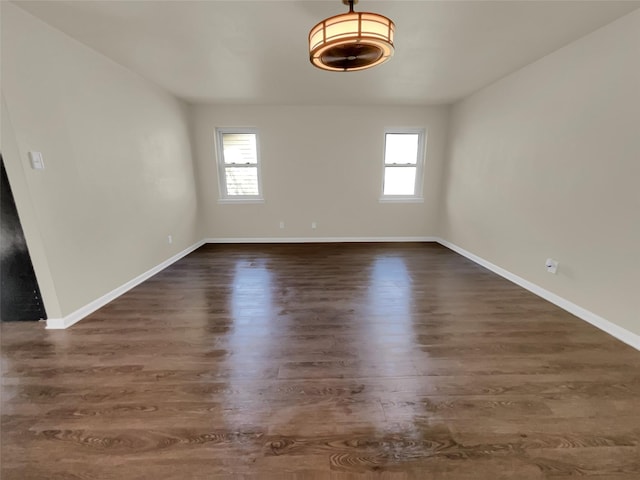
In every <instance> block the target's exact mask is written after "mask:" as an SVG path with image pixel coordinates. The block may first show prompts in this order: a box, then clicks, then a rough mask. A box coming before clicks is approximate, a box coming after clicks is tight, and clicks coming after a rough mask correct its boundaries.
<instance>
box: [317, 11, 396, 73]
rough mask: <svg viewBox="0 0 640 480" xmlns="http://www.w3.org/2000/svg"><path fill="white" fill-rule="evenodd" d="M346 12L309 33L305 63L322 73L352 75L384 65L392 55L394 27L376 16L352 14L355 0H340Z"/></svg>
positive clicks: (386, 19)
mask: <svg viewBox="0 0 640 480" xmlns="http://www.w3.org/2000/svg"><path fill="white" fill-rule="evenodd" d="M342 3H344V4H345V5H349V12H348V13H344V14H342V15H335V16H333V17H329V18H327V19H325V20H323V21H321V22H320V23H318V24H317V25H316V26H315V27H313V28H312V29H311V31H310V32H309V60H311V63H312V64H313V65H314V66H316V67H318V68H321V69H323V70H330V71H334V72H354V71H357V70H365V69H367V68H371V67H375V66H376V65H380V64H381V63H384V62H386V61H387V60H389V58H391V56H392V55H393V52H394V48H393V35H394V33H395V28H396V26H395V24H394V23H393V22H392V21H391V20H390V19H388V18H387V17H385V16H384V15H379V14H377V13H369V12H354V11H353V5H354V4H355V3H358V0H342Z"/></svg>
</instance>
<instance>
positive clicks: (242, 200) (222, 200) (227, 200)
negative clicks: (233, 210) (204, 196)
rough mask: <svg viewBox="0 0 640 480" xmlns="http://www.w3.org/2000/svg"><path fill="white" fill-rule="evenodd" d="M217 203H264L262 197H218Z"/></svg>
mask: <svg viewBox="0 0 640 480" xmlns="http://www.w3.org/2000/svg"><path fill="white" fill-rule="evenodd" d="M218 203H221V204H227V205H229V204H234V203H245V204H246V203H254V204H260V203H264V198H219V199H218Z"/></svg>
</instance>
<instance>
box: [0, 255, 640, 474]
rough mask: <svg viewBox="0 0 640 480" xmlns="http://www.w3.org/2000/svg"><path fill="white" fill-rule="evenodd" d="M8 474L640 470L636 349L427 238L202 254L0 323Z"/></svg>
mask: <svg viewBox="0 0 640 480" xmlns="http://www.w3.org/2000/svg"><path fill="white" fill-rule="evenodd" d="M0 334H1V336H2V337H1V339H0V347H1V364H0V367H1V371H2V382H1V388H2V392H1V393H2V395H1V398H2V411H1V416H0V427H1V428H0V454H1V460H2V465H1V466H0V478H2V479H3V480H14V479H15V480H25V479H29V480H31V479H35V480H39V479H47V480H50V479H56V480H58V479H60V480H62V479H65V480H68V479H76V480H80V479H82V480H88V479H100V480H110V479H114V480H115V479H118V480H147V479H154V480H155V479H163V480H173V479H176V480H178V479H180V480H185V479H189V480H198V479H203V480H204V479H206V480H212V479H240V480H253V479H260V480H269V479H278V480H283V479H284V480H287V479H291V480H299V479H302V480H314V479H321V480H351V479H357V480H363V479H377V480H385V479H386V480H413V479H421V480H424V479H427V480H431V479H433V480H471V479H473V480H485V479H486V480H506V479H509V480H511V479H519V480H542V479H553V480H567V479H568V478H569V477H571V478H575V476H585V477H588V478H593V479H594V480H632V479H633V480H637V479H638V478H640V415H639V414H638V412H640V353H639V352H637V351H635V350H633V349H632V348H630V347H628V346H626V345H624V344H622V343H620V342H619V341H617V340H616V339H614V338H612V337H610V336H608V335H606V334H605V333H603V332H601V331H599V330H597V329H596V328H594V327H592V326H591V325H589V324H587V323H586V322H583V321H581V320H579V319H577V318H576V317H574V316H572V315H570V314H568V313H566V312H564V311H562V310H560V309H558V308H557V307H555V306H554V305H552V304H550V303H548V302H546V301H544V300H542V299H540V298H538V297H536V296H535V295H533V294H531V293H530V292H527V291H525V290H523V289H521V288H519V287H518V286H516V285H514V284H512V283H509V282H508V281H506V280H504V279H502V278H500V277H497V276H496V275H494V274H492V273H491V272H488V271H487V270H485V269H483V268H481V267H479V266H478V265H476V264H474V263H472V262H470V261H468V260H466V259H464V258H463V257H460V256H459V255H457V254H455V253H453V252H451V251H449V250H447V249H446V248H444V247H441V246H438V245H434V244H423V243H406V244H296V245H259V244H253V245H206V246H204V247H202V248H200V249H198V250H197V251H195V252H193V253H192V254H190V255H188V256H187V257H185V258H183V259H182V260H180V261H179V262H177V263H175V264H173V265H172V266H170V267H169V268H167V269H166V270H164V271H163V272H161V273H160V274H158V275H156V276H154V277H153V278H151V279H149V280H148V281H146V282H145V283H143V284H141V285H139V286H138V287H136V288H134V289H132V290H131V291H129V292H127V293H125V294H124V295H122V296H121V297H119V298H118V299H116V300H115V301H113V302H112V303H110V304H109V305H106V306H105V307H103V308H101V309H100V310H98V311H96V312H95V313H93V314H92V315H90V316H89V317H88V318H86V319H84V320H83V321H82V322H80V323H78V324H77V325H75V326H74V327H72V328H71V329H69V330H66V331H51V330H45V329H44V328H43V326H42V325H41V324H24V323H16V324H13V323H12V324H7V323H4V324H2V325H1V329H0Z"/></svg>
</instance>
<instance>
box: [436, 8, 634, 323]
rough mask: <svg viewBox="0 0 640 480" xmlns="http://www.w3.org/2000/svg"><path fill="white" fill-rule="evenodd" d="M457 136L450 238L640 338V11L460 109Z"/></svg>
mask: <svg viewBox="0 0 640 480" xmlns="http://www.w3.org/2000/svg"><path fill="white" fill-rule="evenodd" d="M449 135H450V146H449V159H448V170H447V174H446V179H447V182H446V190H445V192H444V195H443V203H442V209H443V228H442V236H443V237H444V238H445V239H446V240H449V241H451V242H453V243H454V244H457V245H458V246H460V247H462V248H464V249H466V250H468V251H470V252H472V253H473V254H476V255H478V256H480V257H483V258H484V259H486V260H488V261H490V262H493V263H494V264H496V265H498V266H500V267H502V268H504V269H506V270H508V271H510V272H512V273H515V274H516V275H519V276H521V277H523V278H525V279H526V280H528V281H530V282H533V283H535V284H537V285H539V286H541V287H543V288H545V289H547V290H549V291H551V292H553V293H555V294H556V295H559V296H561V297H563V298H565V299H567V300H569V301H571V302H573V303H575V304H578V305H580V306H581V307H583V308H586V309H588V310H590V311H591V312H594V313H595V314H597V315H599V316H601V317H604V318H605V319H607V320H609V321H611V322H614V323H616V324H617V325H619V326H621V327H623V328H625V329H627V330H630V331H632V332H634V333H636V334H640V295H639V292H640V187H639V183H638V182H639V180H640V11H635V12H633V13H631V14H629V15H627V16H625V17H622V18H621V19H619V20H617V21H615V22H613V23H611V24H609V25H607V26H605V27H603V28H601V29H599V30H597V31H595V32H593V33H591V34H589V35H588V36H586V37H584V38H582V39H580V40H578V41H576V42H574V43H571V44H569V45H567V46H566V47H564V48H562V49H560V50H558V51H556V52H555V53H553V54H551V55H549V56H547V57H545V58H543V59H541V60H540V61H538V62H535V63H533V64H531V65H529V66H527V67H525V68H523V69H522V70H520V71H518V72H516V73H514V74H512V75H509V76H508V77H506V78H504V79H502V80H501V81H499V82H497V83H495V84H493V85H491V86H489V87H488V88H485V89H484V90H482V91H480V92H478V93H476V94H474V95H472V96H471V97H469V98H467V99H465V100H464V101H462V102H460V103H458V104H456V105H455V107H454V108H453V111H452V121H451V127H450V132H449ZM547 257H553V258H555V259H557V260H559V261H560V269H559V272H558V274H557V275H556V276H553V275H550V274H548V273H546V272H545V269H544V261H545V259H546V258H547Z"/></svg>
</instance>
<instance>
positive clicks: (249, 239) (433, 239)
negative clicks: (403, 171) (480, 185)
mask: <svg viewBox="0 0 640 480" xmlns="http://www.w3.org/2000/svg"><path fill="white" fill-rule="evenodd" d="M204 241H205V243H355V242H365V243H372V242H437V241H439V239H438V238H437V237H259V238H254V237H237V238H224V237H217V238H206V239H205V240H204Z"/></svg>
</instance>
